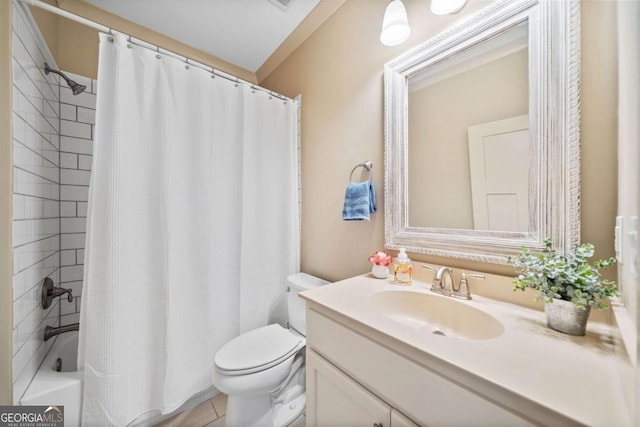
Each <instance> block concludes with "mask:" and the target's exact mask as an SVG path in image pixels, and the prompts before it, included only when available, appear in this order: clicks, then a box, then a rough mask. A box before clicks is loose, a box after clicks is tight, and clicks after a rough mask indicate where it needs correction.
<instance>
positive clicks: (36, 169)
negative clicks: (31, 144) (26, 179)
mask: <svg viewBox="0 0 640 427" xmlns="http://www.w3.org/2000/svg"><path fill="white" fill-rule="evenodd" d="M13 164H14V166H17V167H19V168H21V169H24V170H26V171H28V172H31V173H32V174H34V175H38V176H41V177H43V178H46V179H48V180H49V181H53V182H58V175H59V173H58V171H59V169H58V166H57V165H55V164H54V163H51V162H50V161H49V160H47V159H46V158H44V157H42V156H41V155H40V154H39V153H36V152H35V151H33V150H30V149H28V148H27V147H25V146H24V145H22V144H21V143H19V142H16V141H14V143H13Z"/></svg>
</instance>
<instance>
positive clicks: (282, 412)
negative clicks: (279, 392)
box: [273, 394, 307, 427]
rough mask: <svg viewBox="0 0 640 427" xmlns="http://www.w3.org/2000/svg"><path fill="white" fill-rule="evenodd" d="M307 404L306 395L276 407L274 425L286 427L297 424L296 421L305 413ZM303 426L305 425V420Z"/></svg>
mask: <svg viewBox="0 0 640 427" xmlns="http://www.w3.org/2000/svg"><path fill="white" fill-rule="evenodd" d="M306 403H307V399H306V397H305V395H304V394H302V395H300V396H298V397H296V398H295V399H293V400H292V401H290V402H288V403H283V404H281V405H278V406H277V407H274V409H273V425H274V426H275V427H285V426H291V425H292V424H296V423H295V421H296V420H297V419H298V417H300V415H302V413H303V412H304V408H305V405H306ZM296 425H297V424H296ZM301 425H304V420H303V422H302V424H301Z"/></svg>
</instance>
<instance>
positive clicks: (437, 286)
mask: <svg viewBox="0 0 640 427" xmlns="http://www.w3.org/2000/svg"><path fill="white" fill-rule="evenodd" d="M422 267H423V268H426V269H428V270H433V283H432V285H431V290H432V291H433V292H435V293H438V294H442V295H446V296H448V297H454V298H460V299H467V300H468V299H471V292H470V291H469V283H468V279H484V278H485V276H483V275H482V274H468V273H464V272H463V273H462V274H461V275H460V283H458V285H457V286H456V285H455V284H454V281H453V269H452V268H450V267H431V266H428V265H423V266H422Z"/></svg>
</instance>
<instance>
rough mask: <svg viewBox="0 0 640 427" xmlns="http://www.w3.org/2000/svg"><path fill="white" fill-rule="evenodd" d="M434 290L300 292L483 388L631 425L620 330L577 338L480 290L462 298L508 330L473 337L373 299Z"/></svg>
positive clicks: (358, 284) (585, 418) (360, 281)
mask: <svg viewBox="0 0 640 427" xmlns="http://www.w3.org/2000/svg"><path fill="white" fill-rule="evenodd" d="M430 287H431V285H430V284H427V283H424V282H419V281H415V280H414V283H413V285H411V286H403V285H395V284H393V283H392V281H391V280H390V279H386V280H385V279H382V280H380V279H375V278H373V277H372V276H369V275H363V276H357V277H354V278H350V279H347V280H343V281H341V282H337V283H334V284H331V285H327V286H322V287H319V288H315V289H311V290H308V291H305V292H303V293H302V294H301V297H302V298H304V299H305V300H306V301H307V303H308V305H309V306H311V307H312V306H313V305H314V304H317V305H318V306H320V307H323V308H324V309H327V310H329V311H330V312H335V313H338V314H340V315H342V316H345V317H346V318H348V319H351V320H353V321H355V322H357V323H358V324H359V325H361V326H365V327H367V328H370V329H371V330H373V331H375V332H378V333H381V334H383V335H384V336H387V337H391V338H393V339H395V340H397V341H399V342H401V343H403V344H406V345H408V346H410V347H412V348H414V349H417V350H419V351H420V352H421V354H424V356H425V357H435V358H437V359H439V360H441V361H444V362H447V363H448V364H450V365H452V366H454V367H455V368H457V369H459V372H458V374H462V375H468V376H469V378H471V377H473V380H474V381H473V383H474V384H477V383H478V381H480V382H483V381H484V382H485V383H486V386H487V387H482V388H483V390H482V392H483V393H486V392H487V391H486V390H491V387H495V386H496V385H497V386H498V387H500V388H501V389H503V390H506V391H508V392H511V393H513V394H514V396H513V397H514V398H517V399H527V400H529V401H531V402H534V403H535V404H537V405H541V406H543V407H545V408H548V409H549V410H551V411H553V412H555V413H558V414H562V415H564V417H567V418H569V419H571V420H573V421H575V422H577V423H581V424H584V425H590V426H625V425H629V423H630V420H629V416H628V414H627V408H626V405H625V401H624V399H625V396H624V395H623V390H622V387H621V385H620V384H619V376H620V375H621V373H620V372H626V370H627V369H629V372H631V370H630V368H629V363H628V361H626V360H624V359H623V358H621V357H619V356H617V355H616V353H615V351H614V344H613V342H614V340H613V339H612V335H613V334H616V333H617V331H616V330H614V329H613V328H611V327H609V326H607V325H603V324H599V323H594V322H590V323H589V325H588V327H587V335H586V336H584V337H572V336H569V335H565V334H562V333H559V332H556V331H553V330H551V329H549V328H548V327H547V326H546V319H545V314H544V313H542V312H539V311H536V310H531V309H527V308H522V307H520V306H517V305H514V304H509V303H504V302H499V301H495V300H491V299H488V298H484V297H480V296H476V295H474V296H473V299H472V300H471V301H464V300H457V301H459V302H460V303H461V304H468V305H470V306H472V307H474V308H476V309H478V310H481V311H484V312H486V313H488V314H490V315H492V316H493V317H495V318H496V319H498V320H499V321H500V322H501V323H502V325H503V326H504V333H503V334H502V335H501V336H499V337H497V338H493V339H488V340H466V339H459V338H455V337H442V336H437V335H433V334H431V333H427V332H425V330H424V329H419V328H418V329H416V328H411V327H409V326H406V325H403V324H401V323H398V322H396V321H393V320H391V319H390V318H388V317H386V316H385V315H384V314H381V313H380V312H379V311H378V310H375V309H372V307H371V306H370V305H369V303H368V298H369V295H371V294H372V293H374V292H377V291H381V290H392V289H404V290H411V291H416V292H426V293H429V294H431V295H436V294H435V293H433V292H431V291H430V290H428V289H429V288H430ZM442 298H451V297H445V296H442ZM425 365H427V364H425ZM427 366H428V365H427ZM622 375H624V374H622Z"/></svg>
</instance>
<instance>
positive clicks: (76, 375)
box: [20, 331, 217, 427]
mask: <svg viewBox="0 0 640 427" xmlns="http://www.w3.org/2000/svg"><path fill="white" fill-rule="evenodd" d="M58 358H59V359H61V361H62V370H61V371H60V372H57V371H56V361H57V360H58ZM82 377H83V371H78V332H77V331H74V332H66V333H64V334H60V335H58V338H57V339H56V342H55V343H54V344H53V346H52V347H51V350H50V351H49V354H47V357H46V358H45V359H44V362H42V365H41V366H40V369H38V372H37V373H36V376H35V377H34V378H33V381H32V382H31V384H30V385H29V387H28V388H27V391H26V392H25V393H24V396H22V399H20V404H21V405H63V406H64V425H65V426H69V427H76V426H80V418H81V404H82ZM216 394H217V391H216V389H215V388H213V387H212V388H210V389H207V390H204V391H202V392H200V393H198V394H196V395H195V396H193V397H191V398H190V399H189V400H188V401H187V402H186V403H185V404H184V405H182V406H181V407H180V408H179V409H178V410H176V411H175V412H173V413H171V414H166V415H159V413H157V412H156V413H151V414H146V415H143V416H141V417H139V419H137V420H135V421H134V422H133V423H132V424H131V425H143V426H150V425H151V426H152V425H155V424H157V423H158V422H160V421H163V420H165V419H167V418H170V417H172V416H173V415H175V414H176V413H179V412H182V411H184V410H186V409H188V408H192V407H194V406H196V405H198V404H200V403H202V402H204V401H205V400H208V399H211V398H212V397H214V396H215V395H216Z"/></svg>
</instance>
